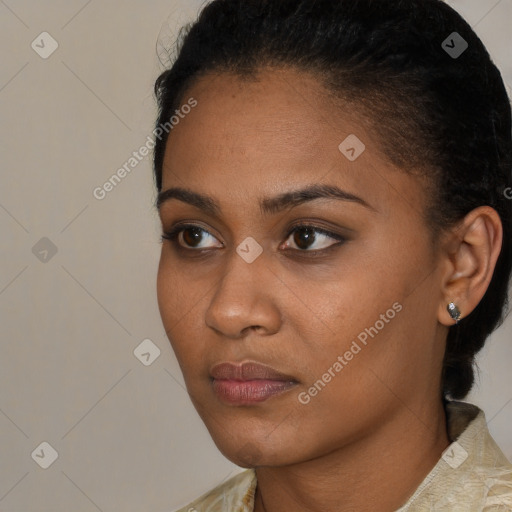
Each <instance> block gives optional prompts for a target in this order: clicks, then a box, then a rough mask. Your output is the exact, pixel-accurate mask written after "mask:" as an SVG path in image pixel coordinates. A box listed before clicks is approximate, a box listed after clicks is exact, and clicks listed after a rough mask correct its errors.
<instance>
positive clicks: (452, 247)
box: [438, 206, 503, 326]
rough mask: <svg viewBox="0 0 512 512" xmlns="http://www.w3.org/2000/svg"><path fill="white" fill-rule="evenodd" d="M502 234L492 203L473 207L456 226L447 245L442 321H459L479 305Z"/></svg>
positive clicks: (442, 285) (441, 306) (444, 322)
mask: <svg viewBox="0 0 512 512" xmlns="http://www.w3.org/2000/svg"><path fill="white" fill-rule="evenodd" d="M502 237H503V227H502V224H501V220H500V217H499V215H498V213H497V212H496V210H494V209H493V208H491V207H490V206H481V207H479V208H476V209H474V210H472V211H471V212H469V213H468V214H467V215H466V217H465V218H464V219H463V221H462V222H461V223H460V224H459V225H458V226H457V228H456V229H454V230H453V232H452V233H451V235H450V240H449V243H448V244H447V245H446V253H445V261H446V263H447V271H446V273H445V275H444V276H443V278H442V279H443V280H442V282H441V291H442V303H441V304H440V305H439V313H438V319H439V322H440V323H442V324H443V325H447V326H451V325H454V323H455V324H457V323H459V321H460V320H461V319H462V318H464V317H467V316H468V315H469V314H470V313H471V311H473V310H474V309H475V308H476V306H477V305H478V303H479V302H480V301H481V299H482V297H483V296H484V295H485V292H486V291H487V288H488V286H489V283H490V282H491V279H492V275H493V273H494V268H495V266H496V261H497V260H498V256H499V253H500V251H501V243H502Z"/></svg>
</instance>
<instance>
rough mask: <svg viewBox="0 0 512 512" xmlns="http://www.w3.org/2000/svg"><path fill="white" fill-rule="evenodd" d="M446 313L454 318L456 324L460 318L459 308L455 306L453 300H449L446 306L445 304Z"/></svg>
mask: <svg viewBox="0 0 512 512" xmlns="http://www.w3.org/2000/svg"><path fill="white" fill-rule="evenodd" d="M446 309H447V310H448V313H449V314H450V316H451V317H452V318H453V319H454V320H455V323H456V324H458V323H459V320H460V309H459V308H458V307H457V306H456V304H455V302H450V304H448V306H446Z"/></svg>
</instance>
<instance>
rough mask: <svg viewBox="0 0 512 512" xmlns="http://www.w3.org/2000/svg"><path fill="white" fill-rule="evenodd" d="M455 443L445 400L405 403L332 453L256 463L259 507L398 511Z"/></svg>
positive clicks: (263, 510)
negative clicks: (415, 408) (419, 406)
mask: <svg viewBox="0 0 512 512" xmlns="http://www.w3.org/2000/svg"><path fill="white" fill-rule="evenodd" d="M449 444H450V442H449V440H448V436H447V432H446V417H445V412H444V408H443V405H442V403H436V404H433V405H432V407H426V408H424V409H423V410H422V411H421V412H420V413H415V412H412V411H411V410H410V409H409V408H407V407H404V408H402V409H401V410H400V412H399V414H397V415H396V416H395V417H394V418H392V419H390V421H389V422H387V423H386V424H384V425H382V426H380V427H379V428H378V429H377V430H376V431H374V432H373V433H372V434H371V435H368V436H367V437H365V438H363V439H360V440H358V441H356V442H354V443H351V444H349V445H346V446H343V447H341V448H338V449H336V450H334V451H332V452H330V453H329V454H327V455H324V456H321V457H318V458H315V459H312V460H308V461H306V462H301V463H298V464H294V465H290V466H282V467H261V468H257V469H256V476H257V481H258V486H257V489H256V496H255V506H254V511H255V512H277V511H280V510H294V511H296V512H305V511H308V512H316V511H318V512H320V511H322V512H348V511H354V510H357V511H360V512H366V511H368V512H369V511H372V512H373V511H374V510H379V511H382V512H393V511H395V510H397V509H398V508H400V507H401V506H402V505H404V504H405V502H406V501H407V499H408V498H409V497H410V496H411V495H412V494H413V493H414V491H415V490H416V488H417V487H418V486H419V485H420V484H421V482H422V481H423V480H424V478H425V477H426V476H427V474H428V473H429V472H430V470H431V469H432V468H433V467H434V466H435V464H436V463H437V461H438V460H439V458H440V457H441V454H442V452H443V450H445V449H446V447H447V446H448V445H449Z"/></svg>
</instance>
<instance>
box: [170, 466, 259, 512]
mask: <svg viewBox="0 0 512 512" xmlns="http://www.w3.org/2000/svg"><path fill="white" fill-rule="evenodd" d="M255 490H256V473H255V472H254V470H253V469H247V470H245V471H242V472H241V473H238V474H237V475H235V476H234V477H232V478H230V479H229V480H227V481H226V482H224V483H222V484H220V485H218V486H217V487H215V488H214V489H212V490H211V491H208V492H207V493H205V494H203V495H202V496H200V497H199V498H197V499H196V500H194V501H193V502H192V503H189V504H188V505H187V506H186V507H183V508H180V509H179V510H177V511H176V512H225V511H226V510H229V511H233V512H252V511H253V508H254V492H255Z"/></svg>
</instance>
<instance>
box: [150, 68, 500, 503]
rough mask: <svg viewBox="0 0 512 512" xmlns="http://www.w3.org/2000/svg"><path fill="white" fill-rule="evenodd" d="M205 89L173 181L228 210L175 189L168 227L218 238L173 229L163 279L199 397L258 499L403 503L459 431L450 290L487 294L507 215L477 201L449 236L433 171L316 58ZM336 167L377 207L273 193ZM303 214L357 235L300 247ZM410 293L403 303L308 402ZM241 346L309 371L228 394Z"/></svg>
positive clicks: (471, 302) (163, 297)
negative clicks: (345, 94) (448, 413)
mask: <svg viewBox="0 0 512 512" xmlns="http://www.w3.org/2000/svg"><path fill="white" fill-rule="evenodd" d="M190 97H193V98H195V99H196V100H197V102H198V105H197V107H195V108H194V109H193V110H192V111H191V112H190V114H188V115H187V116H186V117H185V118H184V119H183V120H181V121H180V123H179V124H178V125H177V126H175V127H174V129H173V131H172V132H171V135H170V136H169V139H168V143H167V147H166V153H165V159H164V169H163V187H162V190H164V191H165V190H167V189H169V188H171V187H182V188H186V189H189V190H192V191H194V192H197V193H200V194H207V195H208V196H211V197H212V198H214V199H215V201H217V202H218V204H219V207H220V212H219V213H218V215H216V216H213V215H211V214H208V213H206V212H203V211H202V210H200V209H198V208H197V207H195V206H193V205H191V204H188V203H187V202H186V201H182V200H179V199H176V198H172V199H169V200H167V201H164V202H163V203H162V204H161V206H160V208H159V213H160V218H161V221H162V229H163V232H167V231H169V230H170V229H171V228H172V227H173V226H174V225H176V224H177V223H178V222H183V221H186V222H190V223H193V224H195V225H197V226H199V227H201V228H202V229H204V230H206V232H203V238H202V240H200V242H199V245H200V248H202V249H208V250H207V251H204V253H203V255H198V254H199V251H198V249H197V248H194V247H195V246H194V239H193V238H192V237H191V236H190V233H189V236H188V237H186V238H185V237H183V234H184V233H182V237H179V238H178V239H176V241H175V243H173V242H171V241H169V240H163V244H162V252H161V260H160V266H159V272H158V282H157V290H158V301H159V307H160V313H161V316H162V319H163V323H164V327H165V329H166V332H167V335H168V337H169V339H170V341H171V344H172V347H173V349H174V351H175V354H176V357H177V359H178V361H179V364H180V367H181V369H182V371H183V375H184V379H185V383H186V385H187V389H188V392H189V394H190V397H191V399H192V401H193V403H194V405H195V407H196V408H197V410H198V412H199V414H200V415H201V417H202V419H203V421H204V422H205V424H206V427H207V428H208V430H209V432H210V434H211V436H212V438H213V440H214V442H215V443H216V445H217V446H218V448H219V449H220V451H221V452H222V453H223V454H224V455H225V456H226V457H227V458H228V459H230V460H231V461H233V462H234V463H236V464H238V465H240V466H243V467H256V474H257V478H258V487H257V492H256V498H255V510H256V512H261V511H263V510H266V511H267V512H272V511H278V510H294V511H297V512H301V511H306V510H307V511H322V512H326V511H352V510H357V511H370V510H371V511H374V510H381V511H393V510H396V509H397V508H399V507H400V506H401V505H403V504H404V503H405V501H406V500H407V498H408V497H409V496H410V495H411V494H412V493H413V492H414V490H415V489H416V487H417V486H418V485H419V484H420V483H421V481H422V480H423V479H424V478H425V476H426V475H427V474H428V472H429V471H430V470H431V469H432V467H433V466H434V465H435V464H436V462H437V461H438V459H439V457H440V456H441V454H442V451H443V450H444V449H445V448H446V447H447V446H448V445H449V442H450V441H449V439H448V436H447V432H446V426H445V422H446V419H445V414H444V410H443V407H442V403H441V398H440V397H441V391H440V386H441V377H440V376H441V369H442V358H443V353H444V344H445V339H446V335H447V332H448V327H449V326H450V325H452V324H453V320H452V319H451V318H450V316H449V315H448V313H447V311H446V305H447V303H448V302H450V301H452V300H453V301H455V302H456V303H457V305H458V307H459V309H460V310H461V312H462V315H463V317H464V316H466V315H468V314H469V313H470V312H471V311H472V310H473V309H474V308H475V307H476V305H477V304H478V302H479V301H480V299H481V298H482V296H483V295H484V293H485V290H486V289H487V287H488V285H489V282H490V279H491V277H492V272H493V270H494V266H495V263H496V259H497V257H498V253H499V248H500V247H501V236H502V228H501V223H500V220H499V217H498V215H497V213H496V212H495V211H494V210H493V209H492V208H489V207H481V208H478V209H477V210H474V211H473V212H471V213H470V214H468V216H467V217H466V218H465V219H464V220H463V222H461V223H460V224H459V225H458V226H456V228H454V229H453V230H451V231H448V232H446V233H444V234H443V235H442V236H441V237H440V238H439V239H438V240H437V243H436V244H433V243H432V239H431V232H430V231H429V228H428V226H427V224H426V222H425V218H424V215H423V211H424V209H425V206H426V204H427V203H426V202H427V197H426V195H425V194H426V192H425V190H426V188H425V186H424V184H423V183H422V182H421V181H420V178H418V177H416V176H414V175H413V174H411V173H407V172H404V171H403V170H401V169H397V168H395V167H393V165H392V164H391V163H390V162H389V161H388V160H387V159H386V158H385V157H384V155H383V153H382V152H381V150H380V148H379V142H378V140H377V139H376V138H375V135H372V134H373V133H374V132H372V130H371V123H369V122H368V121H367V120H365V119H364V118H363V117H361V116H359V115H358V114H357V112H356V111H354V109H349V108H345V109H344V108H343V106H342V105H340V103H339V102H338V103H336V104H335V103H334V102H333V100H332V98H330V97H329V95H328V93H327V92H326V91H325V90H324V89H323V87H322V86H321V85H320V83H319V82H318V81H317V80H316V79H315V78H314V77H313V76H310V75H308V74H306V73H304V72H300V71H297V70H293V69H268V68H266V69H262V70H260V73H259V74H258V79H257V80H256V81H255V80H242V79H241V78H239V77H237V76H235V75H231V74H227V73H219V74H213V73H211V74H209V75H207V76H204V77H202V78H200V79H199V80H197V81H196V82H195V83H194V84H193V85H192V86H191V87H190V88H189V90H188V91H187V92H186V93H185V95H184V100H183V103H185V102H186V101H187V99H188V98H190ZM349 134H356V135H357V137H358V138H359V139H360V140H361V141H363V142H364V144H365V146H366V150H365V151H364V153H362V155H361V156H360V157H359V158H357V160H355V161H354V162H351V161H349V160H348V159H347V158H345V157H344V156H343V155H342V154H341V152H340V150H339V149H338V145H339V144H340V143H341V142H342V141H343V140H344V139H345V138H346V137H347V135H349ZM319 183H321V184H329V185H336V186H338V187H340V188H342V189H343V190H346V191H348V192H350V193H351V194H354V195H356V196H358V197H359V198H361V199H363V200H364V201H365V202H366V203H367V204H368V205H369V207H365V206H364V205H362V204H360V203H358V202H356V201H344V200H339V199H333V198H330V199H325V198H323V199H316V200H314V201H308V202H305V203H303V204H301V205H298V206H295V207H288V208H286V209H285V210H283V211H280V212H275V213H263V212H262V211H261V209H260V206H259V202H260V199H261V198H263V197H273V196H276V195H279V194H282V193H284V192H289V191H293V190H297V189H301V188H303V187H306V186H310V185H315V184H319ZM297 222H306V223H307V224H308V225H313V226H318V227H321V228H324V229H327V230H329V231H332V232H333V233H336V234H339V235H341V236H345V237H346V241H345V242H344V243H342V244H340V245H336V244H337V242H338V241H337V240H335V239H332V238H330V237H329V236H325V235H322V234H321V233H318V232H316V239H315V240H314V241H313V242H311V241H310V242H307V241H306V242H302V243H303V245H301V247H299V246H298V245H297V243H301V240H302V238H301V236H300V234H301V232H300V231H299V233H295V236H294V234H293V233H292V234H291V235H290V236H288V234H289V233H290V231H291V230H292V228H293V227H294V226H295V225H296V224H297ZM247 237H252V238H254V239H255V240H256V241H257V242H258V243H259V244H260V246H261V247H262V249H263V252H262V254H261V255H260V256H259V257H258V258H257V259H256V260H255V261H254V262H252V263H247V262H246V261H245V260H244V259H242V258H241V257H240V256H239V255H238V254H237V252H236V248H237V246H239V245H240V244H241V243H242V242H243V241H244V240H245V239H246V238H247ZM187 243H188V244H189V245H188V246H187ZM180 244H183V246H181V245H180ZM190 244H192V246H191V245H190ZM308 244H309V246H311V248H308V247H309V246H308ZM328 246H331V249H330V250H325V251H320V250H319V251H318V253H317V256H316V257H315V256H312V255H311V251H312V250H314V249H323V248H327V247H328ZM187 247H188V249H187ZM396 302H398V303H399V304H400V305H401V306H402V310H401V311H400V312H399V313H397V314H396V316H395V317H394V318H393V319H392V320H390V321H389V322H388V323H386V324H385V326H384V328H382V329H381V330H379V332H378V334H377V335H376V336H375V337H374V338H369V339H368V343H367V345H366V346H364V348H363V349H362V350H361V351H360V352H359V353H357V355H355V356H354V357H353V359H352V360H351V361H349V362H348V364H347V365H346V366H345V367H344V368H343V370H342V371H341V372H339V373H337V374H336V376H335V377H334V378H332V379H331V381H330V382H329V383H328V384H327V385H326V386H325V387H324V388H323V389H322V390H321V392H319V393H318V394H317V395H316V396H314V397H312V398H311V400H310V402H309V403H308V404H306V405H304V404H302V403H300V401H299V400H298V395H299V393H301V392H307V391H308V389H309V388H310V387H311V386H312V385H313V383H314V382H315V381H318V379H320V378H321V377H322V375H323V374H325V373H326V372H327V370H328V369H329V368H330V367H332V366H333V363H334V362H335V361H336V360H337V357H338V356H339V355H343V354H344V353H345V352H346V351H347V350H348V349H349V348H350V346H351V343H352V341H353V340H355V339H356V338H357V336H358V334H359V333H361V332H362V331H364V329H365V328H369V327H370V326H374V325H375V323H376V321H377V320H379V319H380V318H381V317H380V315H381V314H384V313H386V311H387V310H388V309H390V308H391V307H392V305H393V304H394V303H396ZM225 361H231V362H243V361H256V362H260V363H263V364H267V365H269V366H272V367H273V368H275V369H276V370H279V371H280V372H283V373H285V374H288V375H291V376H293V377H294V379H295V380H296V381H297V382H298V383H297V385H296V386H295V387H294V388H292V389H290V390H288V391H286V392H285V393H283V394H280V395H277V396H273V397H271V398H269V399H268V400H266V401H264V402H260V403H257V404H251V405H243V406H241V405H230V404H226V403H224V402H222V401H221V400H219V398H218V397H217V396H216V394H215V393H214V392H213V389H212V385H211V381H210V376H209V371H210V369H211V367H212V366H213V365H214V364H217V363H221V362H225ZM263 503H264V505H263Z"/></svg>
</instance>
